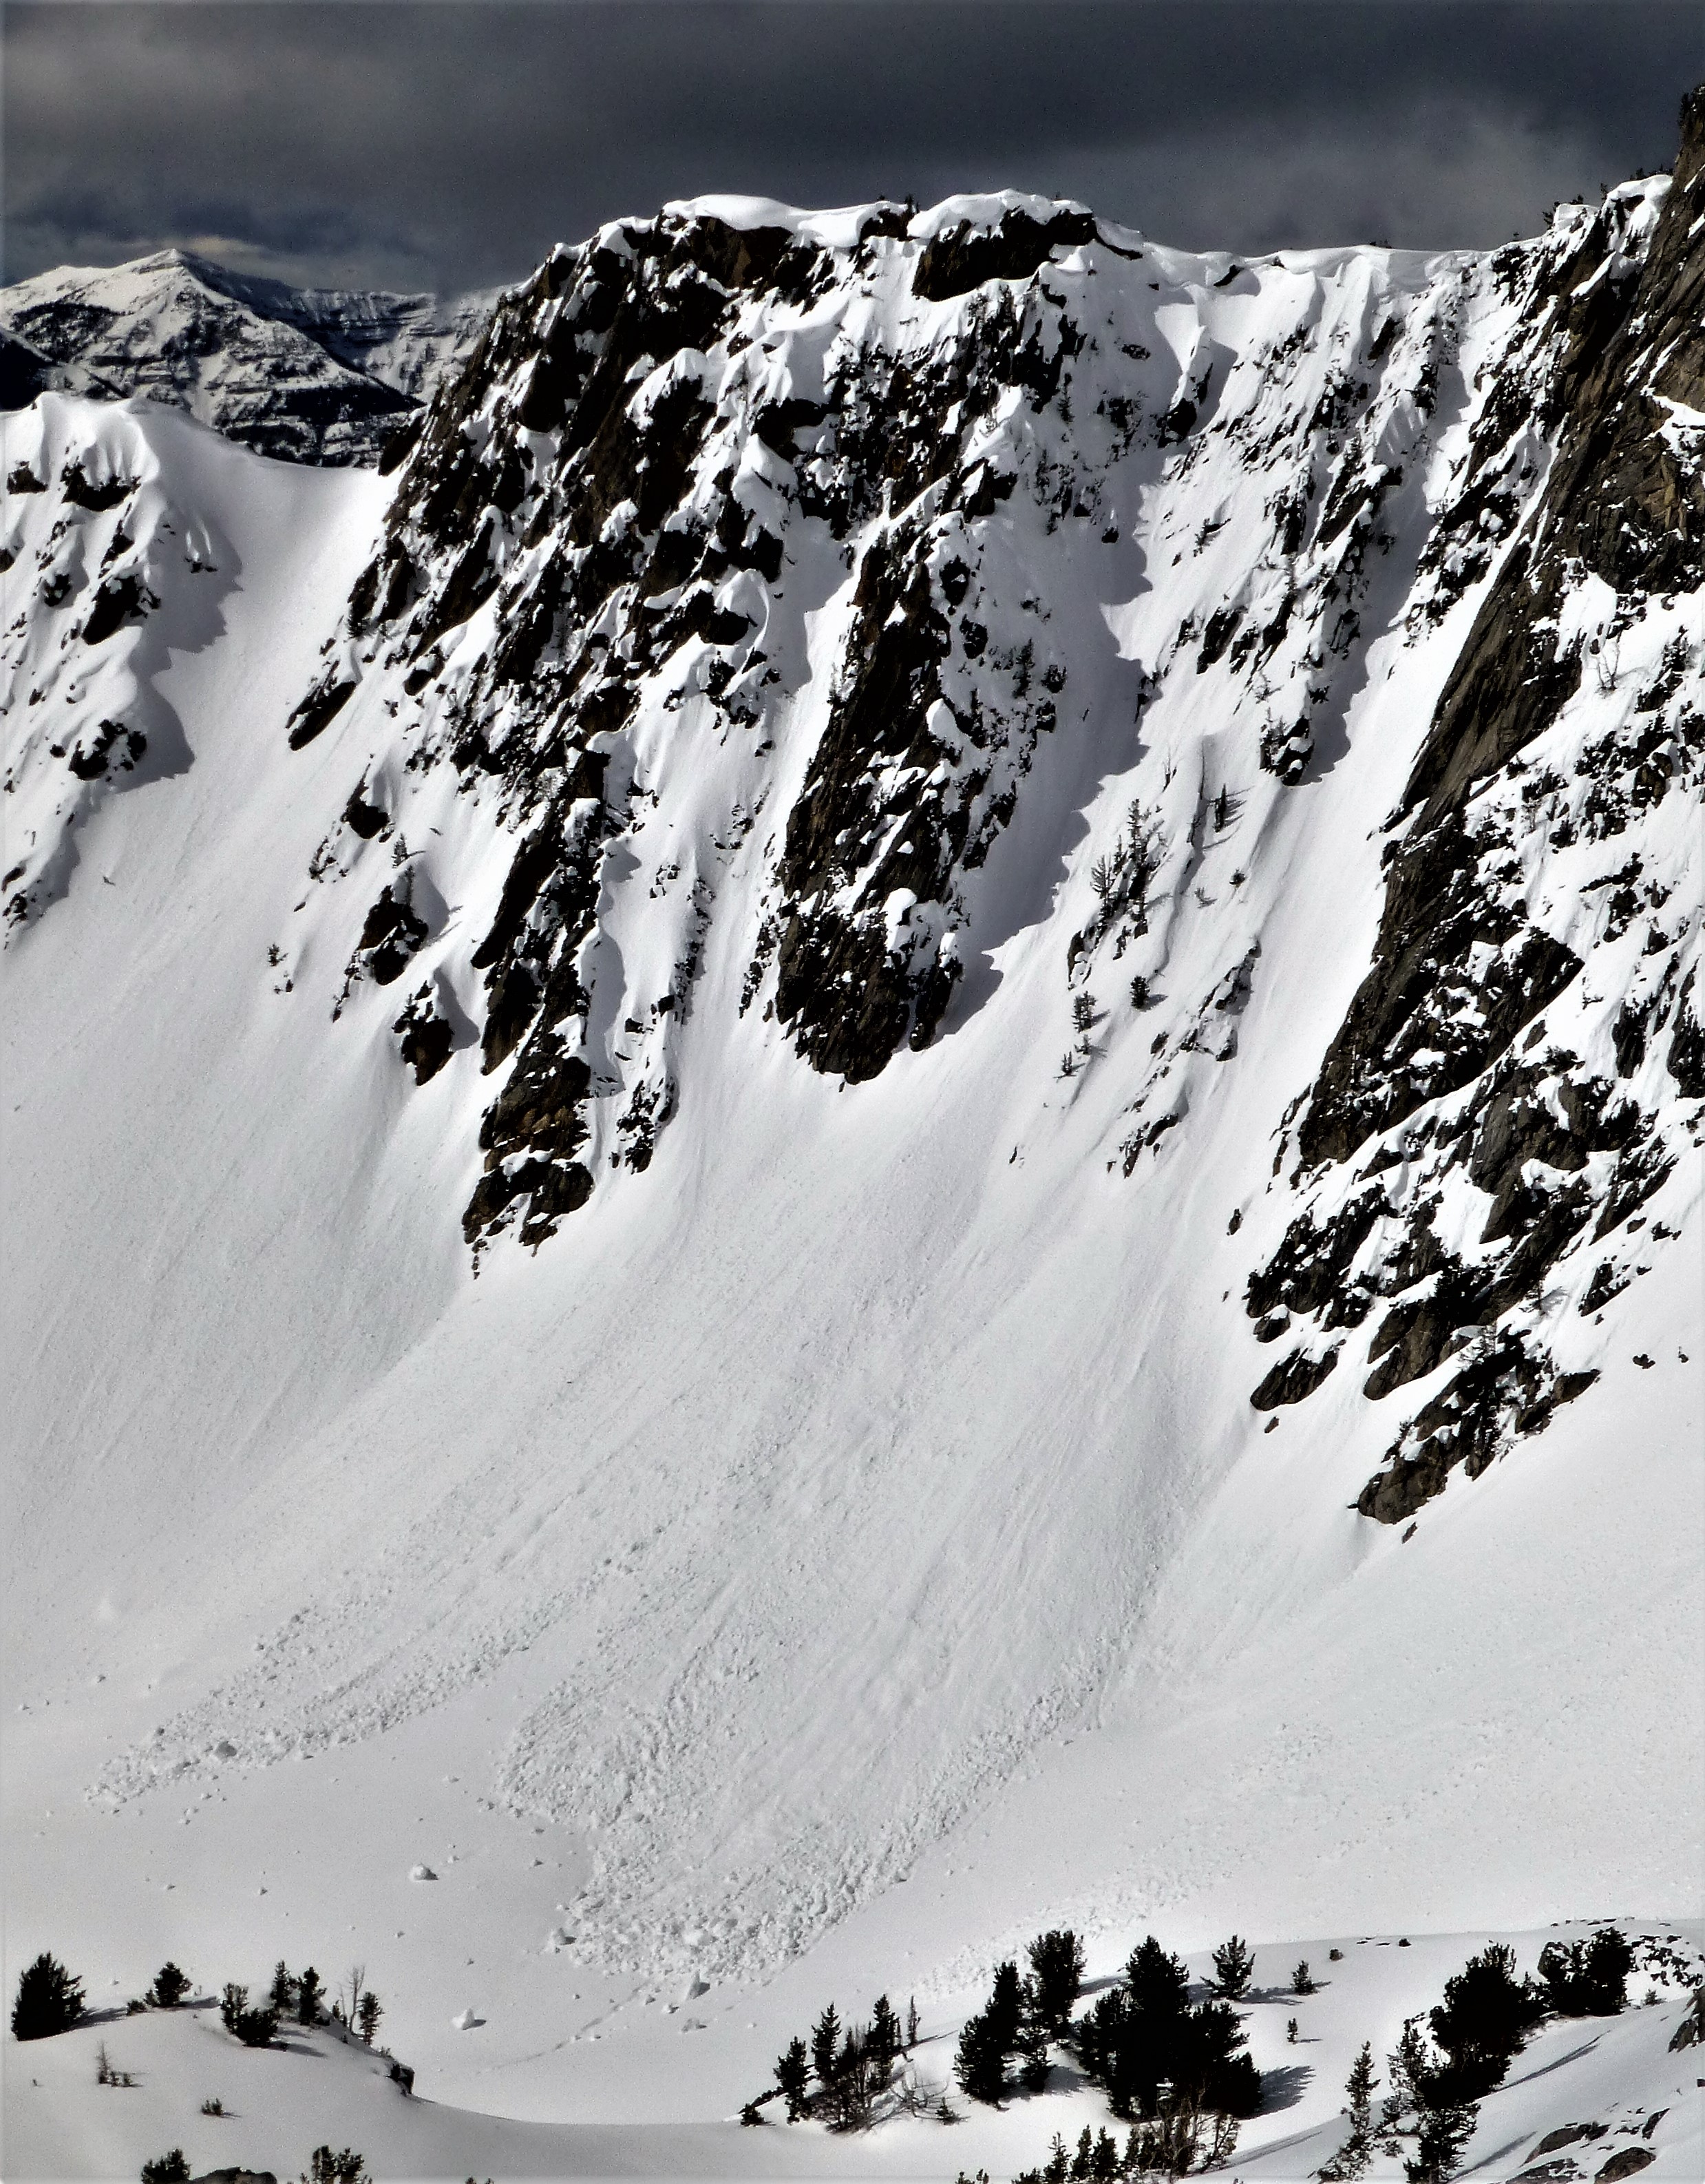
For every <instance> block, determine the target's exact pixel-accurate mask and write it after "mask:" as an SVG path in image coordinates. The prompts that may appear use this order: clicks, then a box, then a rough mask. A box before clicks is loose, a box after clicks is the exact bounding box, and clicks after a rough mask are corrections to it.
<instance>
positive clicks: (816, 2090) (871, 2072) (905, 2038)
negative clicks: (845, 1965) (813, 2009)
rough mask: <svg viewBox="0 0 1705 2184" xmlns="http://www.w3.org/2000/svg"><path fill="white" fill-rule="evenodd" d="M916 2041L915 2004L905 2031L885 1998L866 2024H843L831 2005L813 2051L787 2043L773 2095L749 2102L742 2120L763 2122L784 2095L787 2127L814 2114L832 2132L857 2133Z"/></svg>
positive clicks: (880, 1998) (821, 2019)
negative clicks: (766, 2109)
mask: <svg viewBox="0 0 1705 2184" xmlns="http://www.w3.org/2000/svg"><path fill="white" fill-rule="evenodd" d="M917 2038H918V2005H917V2004H916V2003H915V2002H914V2003H912V2004H911V2005H910V2007H909V2008H908V2011H907V2017H906V2025H905V2029H904V2031H903V2032H902V2030H901V2025H900V2020H899V2019H898V2018H897V2016H896V2015H895V2014H894V2011H893V2009H892V2007H891V2004H890V2003H889V2000H888V1997H887V1996H886V1994H879V1995H878V1996H877V1997H876V1999H875V2002H874V2003H872V2004H871V2005H870V2021H869V2024H868V2025H846V2026H843V2025H841V2019H840V2016H839V2014H838V2013H837V2012H836V2008H835V2005H834V2003H832V2002H831V2003H830V2004H829V2006H828V2008H827V2009H825V2011H824V2013H823V2014H822V2016H821V2017H819V2019H818V2020H817V2022H816V2024H815V2025H814V2026H813V2028H812V2032H811V2044H810V2046H809V2048H808V2047H807V2046H806V2043H805V2042H804V2041H803V2040H801V2039H797V2038H796V2039H794V2040H791V2041H790V2042H788V2044H787V2047H786V2048H785V2049H784V2051H783V2052H782V2053H781V2054H780V2055H778V2056H777V2058H776V2059H775V2088H774V2091H772V2092H768V2093H764V2094H763V2095H761V2096H760V2098H758V2100H756V2101H748V2102H747V2105H746V2107H745V2109H743V2110H742V2111H741V2121H742V2122H744V2123H761V2122H762V2121H763V2118H762V2116H761V2115H760V2114H758V2110H759V2109H761V2108H762V2107H763V2105H764V2102H765V2101H769V2100H775V2098H778V2097H780V2098H781V2099H782V2100H783V2101H785V2102H786V2104H787V2120H788V2121H789V2123H797V2122H798V2121H799V2120H800V2119H801V2118H802V2117H803V2116H811V2115H814V2116H818V2117H820V2118H821V2119H822V2120H824V2121H825V2122H826V2123H827V2124H828V2125H829V2126H830V2128H831V2129H832V2130H836V2131H856V2130H858V2129H860V2128H861V2127H862V2126H864V2125H865V2124H868V2123H869V2121H870V2120H871V2115H872V2113H873V2111H874V2109H875V2103H876V2098H877V2096H878V2095H879V2094H880V2093H885V2092H886V2091H887V2090H888V2087H890V2085H891V2084H892V2082H893V2077H894V2064H895V2062H896V2060H897V2058H898V2057H899V2055H900V2054H901V2053H902V2052H903V2051H904V2050H905V2049H907V2048H912V2047H914V2046H915V2045H916V2042H917Z"/></svg>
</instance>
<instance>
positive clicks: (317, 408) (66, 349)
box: [0, 250, 494, 464]
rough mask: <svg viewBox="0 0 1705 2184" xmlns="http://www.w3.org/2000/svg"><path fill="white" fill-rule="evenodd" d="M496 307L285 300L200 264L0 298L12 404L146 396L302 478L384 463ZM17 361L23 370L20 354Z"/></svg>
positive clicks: (24, 284) (59, 272)
mask: <svg viewBox="0 0 1705 2184" xmlns="http://www.w3.org/2000/svg"><path fill="white" fill-rule="evenodd" d="M493 300H494V298H493V297H492V296H491V295H478V296H466V297H463V298H459V299H458V301H456V302H454V303H453V304H439V303H438V302H437V301H436V298H433V297H430V296H395V295H387V294H383V293H379V294H369V293H367V292H361V291H345V290H341V289H313V288H309V289H301V288H291V287H286V285H285V284H284V283H283V282H281V281H265V280H259V279H255V278H253V277H246V276H243V275H242V274H236V273H232V272H230V271H229V270H227V269H226V268H225V267H224V266H222V265H214V264H213V263H212V262H211V261H210V260H208V259H205V258H201V257H198V256H197V255H196V254H195V253H193V252H192V251H186V250H163V251H159V252H158V253H155V255H154V256H153V257H151V258H139V259H135V260H134V261H132V262H131V264H130V265H114V266H59V267H57V268H55V270H53V271H52V272H50V273H39V274H37V275H36V276H35V277H34V278H33V279H31V280H28V281H17V282H15V283H14V285H13V286H12V287H9V288H0V329H3V330H4V331H5V332H6V334H7V335H8V336H9V337H11V338H10V340H9V342H8V348H7V349H6V351H5V352H3V365H4V370H5V391H4V392H3V393H0V406H3V407H4V408H7V409H19V408H22V407H23V406H24V404H25V402H27V401H28V400H29V399H30V398H31V395H32V394H33V393H35V391H36V387H35V386H33V385H31V383H30V365H29V353H30V352H34V353H36V355H37V356H38V357H40V358H42V359H46V369H45V370H44V368H43V365H42V364H41V363H39V362H38V363H37V364H36V365H35V367H34V376H35V378H36V382H38V383H39V384H42V385H47V386H53V387H61V386H64V387H70V388H71V389H72V391H74V392H79V393H81V392H86V393H94V394H103V395H107V396H108V397H111V396H114V395H117V396H123V395H129V394H143V395H147V397H148V398H150V399H151V400H153V401H156V402H161V403H164V404H169V406H171V407H173V408H175V409H187V410H188V411H189V413H190V415H192V417H197V418H199V419H200V421H202V423H203V424H204V425H211V426H213V427H214V431H215V432H223V433H225V435H227V437H230V438H231V439H233V440H236V441H239V442H241V443H242V445H243V446H245V447H250V448H254V449H256V451H257V452H258V453H259V454H264V455H273V456H279V457H282V458H284V459H285V460H287V461H292V462H312V463H364V464H366V463H374V462H376V461H378V460H380V458H381V456H382V454H383V452H384V449H385V448H386V445H387V443H390V442H391V441H392V439H394V437H396V435H397V432H398V431H399V430H401V429H402V428H403V427H404V426H406V425H407V423H408V420H409V419H410V418H411V417H412V416H413V415H414V412H415V410H416V409H418V407H419V404H420V402H421V401H422V400H423V399H424V398H425V397H426V396H427V395H428V394H430V392H431V390H432V388H433V387H434V385H435V384H436V382H437V380H438V378H439V377H440V376H442V374H443V373H444V372H446V371H447V370H451V369H452V368H453V366H454V365H456V364H457V363H458V362H459V360H460V359H462V357H464V355H465V354H467V353H468V351H469V349H470V348H472V347H473V346H474V344H475V342H476V341H477V340H478V338H479V336H480V331H481V329H482V327H483V326H484V324H485V321H486V317H487V316H488V315H489V314H490V311H491V308H492V302H493ZM18 348H21V349H23V350H24V351H25V354H24V355H23V356H20V357H18V358H16V359H14V355H13V353H12V352H13V351H14V349H18Z"/></svg>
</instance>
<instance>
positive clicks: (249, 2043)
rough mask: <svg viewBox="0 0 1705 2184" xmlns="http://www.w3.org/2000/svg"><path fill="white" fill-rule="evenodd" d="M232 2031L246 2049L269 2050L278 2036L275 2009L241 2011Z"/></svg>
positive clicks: (237, 2015)
mask: <svg viewBox="0 0 1705 2184" xmlns="http://www.w3.org/2000/svg"><path fill="white" fill-rule="evenodd" d="M230 2029H231V2031H233V2032H234V2033H236V2036H237V2038H238V2039H239V2040H241V2041H242V2044H243V2046H244V2047H245V2048H269V2047H271V2045H272V2043H273V2042H274V2041H275V2039H276V2038H277V2036H278V2012H277V2011H276V2010H275V2009H240V2010H239V2011H238V2012H237V2014H236V2023H235V2024H234V2025H232V2026H231V2028H230Z"/></svg>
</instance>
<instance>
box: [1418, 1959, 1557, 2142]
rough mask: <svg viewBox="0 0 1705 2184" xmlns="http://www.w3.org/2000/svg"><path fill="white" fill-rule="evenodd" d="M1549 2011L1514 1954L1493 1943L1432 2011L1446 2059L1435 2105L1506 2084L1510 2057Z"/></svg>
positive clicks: (1432, 2023)
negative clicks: (1521, 1972)
mask: <svg viewBox="0 0 1705 2184" xmlns="http://www.w3.org/2000/svg"><path fill="white" fill-rule="evenodd" d="M1544 2013H1545V2002H1544V1997H1542V1996H1541V1993H1540V1992H1539V1990H1538V1989H1537V1988H1536V1986H1535V1985H1534V1983H1533V1981H1531V1980H1528V1979H1518V1978H1517V1977H1516V1975H1515V1952H1514V1951H1513V1949H1511V1948H1509V1947H1507V1946H1505V1945H1504V1944H1502V1943H1501V1942H1488V1943H1487V1945H1486V1947H1485V1948H1484V1949H1482V1950H1481V1952H1480V1954H1479V1955H1478V1956H1477V1957H1470V1958H1469V1961H1468V1963H1467V1964H1465V1965H1464V1966H1463V1969H1462V1970H1461V1971H1459V1972H1457V1973H1455V1974H1454V1975H1452V1977H1451V1978H1450V1979H1448V1980H1447V1981H1445V1998H1444V2000H1443V2002H1442V2003H1440V2004H1439V2006H1438V2007H1437V2008H1436V2009H1433V2010H1431V2011H1430V2012H1429V2013H1428V2018H1427V2022H1428V2024H1429V2025H1430V2026H1431V2027H1432V2034H1433V2037H1434V2039H1435V2040H1436V2041H1437V2042H1438V2043H1439V2045H1440V2047H1441V2048H1443V2050H1444V2052H1445V2055H1446V2057H1447V2061H1446V2063H1445V2064H1444V2066H1443V2067H1442V2069H1441V2070H1438V2071H1436V2073H1435V2074H1434V2082H1433V2089H1432V2098H1433V2102H1434V2104H1435V2105H1437V2106H1444V2107H1448V2106H1450V2105H1451V2104H1452V2103H1462V2102H1467V2101H1477V2100H1479V2099H1480V2098H1482V2096H1483V2095H1485V2094H1486V2093H1489V2092H1491V2090H1492V2089H1493V2087H1496V2086H1501V2085H1502V2083H1503V2081H1504V2075H1505V2073H1506V2072H1507V2071H1508V2069H1509V2066H1510V2060H1511V2058H1512V2057H1513V2055H1515V2053H1517V2051H1518V2050H1519V2048H1520V2047H1521V2043H1522V2041H1523V2039H1524V2038H1525V2036H1526V2035H1527V2033H1528V2031H1530V2028H1531V2027H1532V2026H1533V2025H1536V2024H1537V2023H1538V2022H1539V2020H1540V2019H1541V2016H1542V2015H1543V2014H1544Z"/></svg>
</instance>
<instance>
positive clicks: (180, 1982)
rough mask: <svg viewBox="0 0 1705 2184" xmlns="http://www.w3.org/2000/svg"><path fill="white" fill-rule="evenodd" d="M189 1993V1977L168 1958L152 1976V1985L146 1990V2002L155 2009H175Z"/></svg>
mask: <svg viewBox="0 0 1705 2184" xmlns="http://www.w3.org/2000/svg"><path fill="white" fill-rule="evenodd" d="M189 1991H190V1982H189V1977H188V1975H187V1974H186V1973H184V1972H180V1970H178V1968H177V1966H176V1965H175V1964H173V1963H172V1961H171V1959H170V1958H167V1960H166V1962H165V1963H164V1964H162V1965H161V1966H160V1968H159V1970H158V1971H157V1972H156V1973H155V1974H154V1983H153V1986H151V1987H150V1988H149V1989H148V1997H147V1998H148V2000H149V2001H150V2002H151V2003H153V2005H154V2008H155V2009H176V2008H177V2006H178V2004H179V2003H180V2002H181V2001H182V2000H183V1998H184V1997H185V1996H186V1994H187V1993H188V1992H189Z"/></svg>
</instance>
